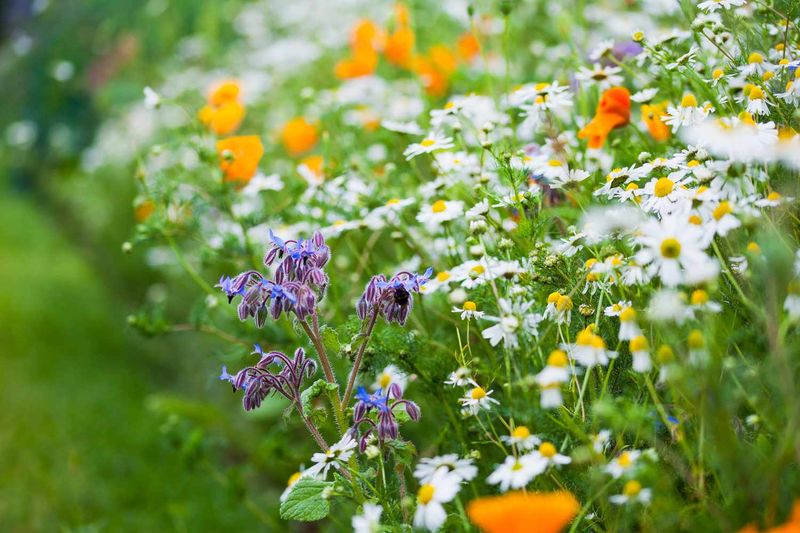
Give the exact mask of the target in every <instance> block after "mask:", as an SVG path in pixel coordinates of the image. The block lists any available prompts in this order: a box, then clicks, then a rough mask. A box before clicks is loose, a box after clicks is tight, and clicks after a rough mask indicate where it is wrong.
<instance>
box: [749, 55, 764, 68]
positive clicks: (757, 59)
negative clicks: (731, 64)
mask: <svg viewBox="0 0 800 533" xmlns="http://www.w3.org/2000/svg"><path fill="white" fill-rule="evenodd" d="M747 62H748V63H750V64H751V65H752V64H754V63H763V62H764V56H762V55H761V54H759V53H758V52H753V53H752V54H750V55H749V56H747Z"/></svg>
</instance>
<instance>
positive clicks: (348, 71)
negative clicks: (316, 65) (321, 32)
mask: <svg viewBox="0 0 800 533" xmlns="http://www.w3.org/2000/svg"><path fill="white" fill-rule="evenodd" d="M377 67H378V53H377V52H375V50H373V49H371V48H359V49H357V50H353V53H352V55H351V56H350V57H348V58H346V59H342V60H340V61H339V62H337V63H336V66H335V67H334V70H333V72H334V74H335V75H336V77H337V78H339V79H341V80H346V79H350V78H358V77H361V76H367V75H369V74H372V73H373V72H375V69H376V68H377Z"/></svg>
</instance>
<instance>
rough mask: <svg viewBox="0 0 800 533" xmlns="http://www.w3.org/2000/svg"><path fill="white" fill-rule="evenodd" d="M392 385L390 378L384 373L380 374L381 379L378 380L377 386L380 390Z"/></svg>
mask: <svg viewBox="0 0 800 533" xmlns="http://www.w3.org/2000/svg"><path fill="white" fill-rule="evenodd" d="M391 383H392V376H390V375H389V374H387V373H386V372H384V373H383V374H381V377H380V378H378V385H380V386H381V388H382V389H385V388H386V387H388V386H389V385H390V384H391Z"/></svg>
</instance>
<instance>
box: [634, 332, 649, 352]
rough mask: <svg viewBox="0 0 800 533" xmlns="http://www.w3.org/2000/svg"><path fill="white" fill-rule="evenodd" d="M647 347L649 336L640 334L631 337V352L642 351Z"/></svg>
mask: <svg viewBox="0 0 800 533" xmlns="http://www.w3.org/2000/svg"><path fill="white" fill-rule="evenodd" d="M647 347H648V344H647V338H646V337H644V336H642V335H639V336H638V337H634V338H632V339H631V343H630V349H631V353H633V352H642V351H644V350H647Z"/></svg>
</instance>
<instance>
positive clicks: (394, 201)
mask: <svg viewBox="0 0 800 533" xmlns="http://www.w3.org/2000/svg"><path fill="white" fill-rule="evenodd" d="M399 203H400V200H399V199H397V198H392V199H390V200H389V201H388V202H386V205H397V204H399Z"/></svg>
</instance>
